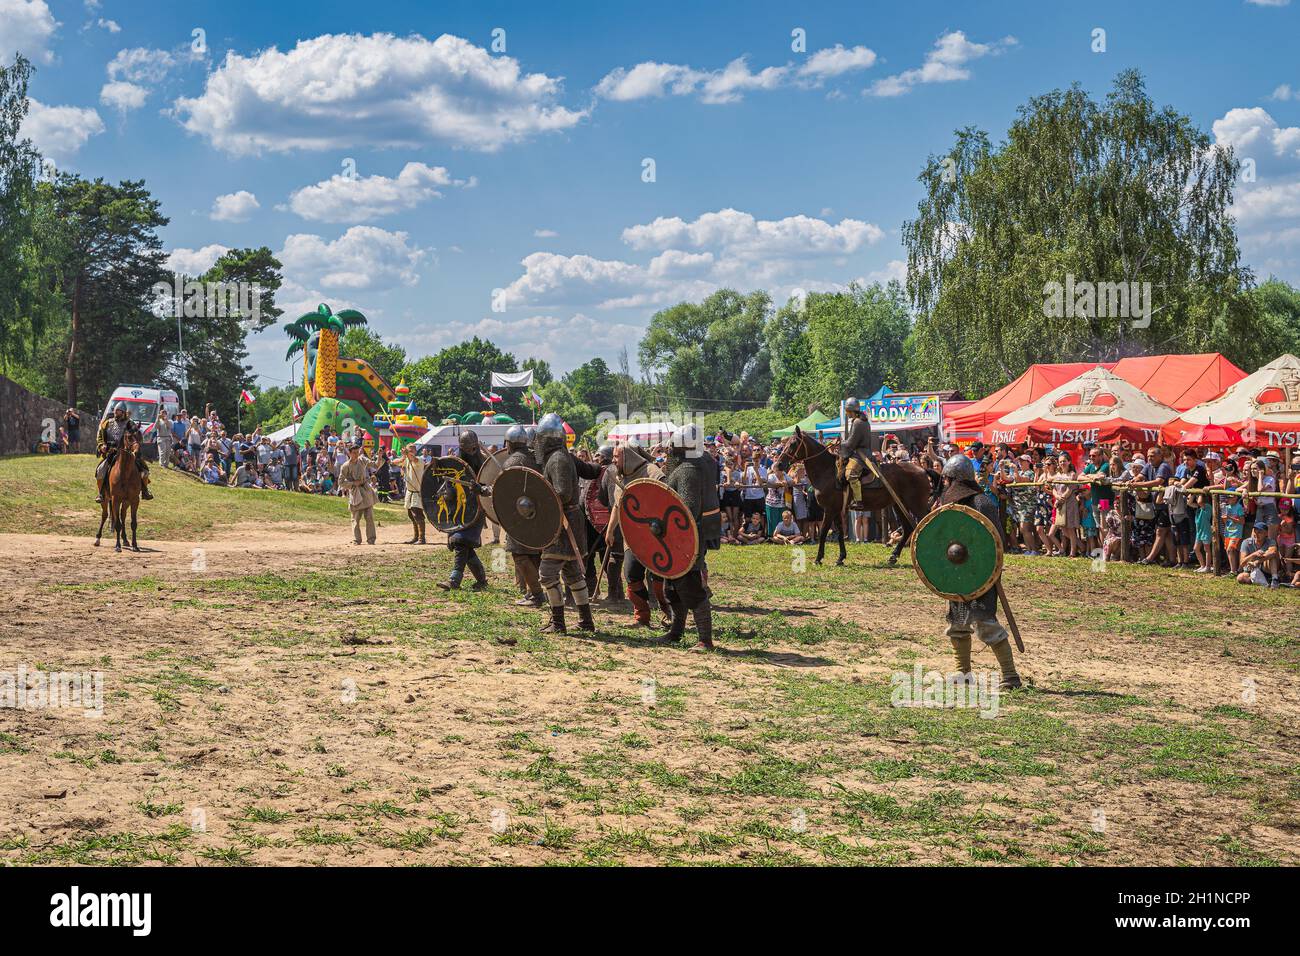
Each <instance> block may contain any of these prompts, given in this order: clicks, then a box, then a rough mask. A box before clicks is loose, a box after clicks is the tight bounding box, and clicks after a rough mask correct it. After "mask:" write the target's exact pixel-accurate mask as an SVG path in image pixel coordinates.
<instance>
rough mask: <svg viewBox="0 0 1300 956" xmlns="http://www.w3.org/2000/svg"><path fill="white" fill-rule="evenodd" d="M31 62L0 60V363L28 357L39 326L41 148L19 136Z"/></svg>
mask: <svg viewBox="0 0 1300 956" xmlns="http://www.w3.org/2000/svg"><path fill="white" fill-rule="evenodd" d="M31 74H32V67H31V64H30V63H29V62H28V61H27V60H26V59H24V58H23V57H22V56H17V57H15V59H14V63H13V65H12V66H9V67H5V66H0V367H5V368H7V367H8V366H9V363H10V361H11V360H17V359H21V358H29V357H30V356H31V355H32V351H31V346H32V344H33V343H34V342H35V340H36V339H37V338H38V337H39V336H41V334H42V333H43V332H44V322H43V318H44V311H43V309H42V308H41V305H42V303H43V301H44V300H45V298H46V297H45V296H43V295H42V292H43V291H44V288H45V287H44V286H43V285H42V283H41V282H40V281H39V278H40V276H39V267H40V263H39V261H33V260H34V259H35V258H36V257H37V256H38V255H39V252H40V250H39V246H38V242H37V227H38V222H39V218H38V213H37V209H36V205H37V203H36V179H35V176H36V170H37V168H38V166H39V164H40V154H39V153H37V152H36V150H35V149H34V148H33V147H32V144H31V141H30V140H26V139H19V135H20V132H21V129H22V124H23V119H24V118H25V117H26V115H27V104H28V100H27V83H28V81H29V80H30V78H31Z"/></svg>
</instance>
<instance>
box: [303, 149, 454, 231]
mask: <svg viewBox="0 0 1300 956" xmlns="http://www.w3.org/2000/svg"><path fill="white" fill-rule="evenodd" d="M475 182H476V181H475V179H474V178H473V177H471V178H469V179H467V180H466V179H453V178H452V176H451V174H450V173H449V172H448V171H447V169H446V167H444V166H426V165H425V164H424V163H407V164H406V165H405V166H403V167H402V171H401V172H400V173H398V174H397V176H395V177H393V178H389V177H387V176H379V175H375V176H355V175H354V176H344V175H342V174H336V175H334V176H331V177H330V178H329V179H326V180H324V181H322V182H319V183H316V184H314V185H311V186H304V187H303V188H302V189H299V190H296V191H295V192H294V193H293V194H292V195H291V196H290V197H289V208H290V209H292V210H293V211H294V212H295V213H297V214H298V215H299V216H302V217H303V218H304V219H311V220H315V221H318V222H367V221H370V220H373V219H380V218H382V217H384V216H391V215H393V214H394V213H399V212H405V211H406V210H408V209H414V208H415V207H416V206H418V205H419V204H420V203H422V202H424V201H425V200H427V199H434V198H437V197H439V196H441V195H442V193H441V192H440V191H439V189H440V187H448V186H458V187H465V188H470V187H473V186H474V185H475Z"/></svg>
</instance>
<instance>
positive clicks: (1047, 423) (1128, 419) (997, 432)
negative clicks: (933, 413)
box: [987, 366, 1178, 445]
mask: <svg viewBox="0 0 1300 956" xmlns="http://www.w3.org/2000/svg"><path fill="white" fill-rule="evenodd" d="M1177 417H1178V412H1177V410H1176V409H1173V408H1170V407H1169V406H1168V405H1162V404H1161V403H1160V402H1157V401H1156V400H1155V399H1154V398H1152V397H1151V396H1150V395H1148V394H1147V393H1146V392H1144V391H1142V389H1140V388H1138V387H1137V386H1136V385H1132V384H1130V383H1129V382H1127V381H1125V380H1124V379H1122V378H1120V377H1119V376H1118V375H1116V374H1114V373H1113V372H1110V371H1107V370H1106V369H1104V368H1102V367H1101V366H1097V367H1096V368H1093V369H1089V370H1088V371H1086V372H1084V373H1083V374H1082V375H1077V376H1075V377H1074V378H1072V379H1070V381H1068V382H1066V383H1065V384H1064V385H1059V386H1057V387H1056V388H1054V389H1052V390H1051V391H1050V392H1048V393H1046V394H1045V395H1043V396H1041V397H1040V398H1038V399H1036V400H1034V401H1032V402H1030V403H1029V404H1028V405H1026V406H1024V407H1023V408H1019V409H1016V410H1015V411H1012V412H1007V413H1006V414H1005V415H1003V416H1002V417H1001V418H999V419H998V420H997V421H996V422H994V423H993V424H992V425H990V426H989V428H988V429H987V431H988V432H989V433H991V440H992V441H993V442H1007V443H1009V444H1017V443H1019V442H1025V441H1034V442H1045V443H1047V442H1050V443H1051V444H1054V445H1080V444H1083V443H1084V442H1111V441H1118V440H1120V439H1124V440H1127V441H1132V442H1142V443H1146V442H1155V441H1159V440H1160V429H1161V427H1162V426H1163V425H1165V424H1166V423H1167V422H1169V421H1172V420H1173V419H1175V418H1177Z"/></svg>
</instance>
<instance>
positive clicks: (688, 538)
mask: <svg viewBox="0 0 1300 956" xmlns="http://www.w3.org/2000/svg"><path fill="white" fill-rule="evenodd" d="M618 526H619V530H621V531H622V532H623V544H624V546H625V547H626V548H627V549H628V550H629V551H631V552H632V554H633V555H635V556H636V559H637V560H638V561H640V562H641V563H642V564H644V565H645V566H646V569H647V570H649V571H651V572H653V573H654V574H657V575H659V576H660V577H662V578H668V579H669V580H672V579H674V578H680V577H681V576H682V575H683V574H685V573H686V572H687V571H689V570H690V569H691V568H693V567H695V560H696V558H698V557H699V553H700V536H699V533H698V532H697V530H696V527H695V518H694V517H692V516H691V513H690V511H689V510H687V508H686V505H685V503H683V501H682V499H681V498H679V497H677V492H675V491H673V490H672V489H671V488H669V487H668V486H667V485H665V484H664V483H663V482H661V481H655V480H654V479H652V478H639V479H637V480H636V481H633V482H631V483H629V484H628V486H627V487H626V488H624V489H623V497H622V498H621V499H620V500H619V503H618Z"/></svg>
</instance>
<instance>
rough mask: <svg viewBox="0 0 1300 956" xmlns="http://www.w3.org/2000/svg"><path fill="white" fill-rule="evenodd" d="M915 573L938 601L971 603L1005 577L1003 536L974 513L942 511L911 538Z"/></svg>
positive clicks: (965, 509)
mask: <svg viewBox="0 0 1300 956" xmlns="http://www.w3.org/2000/svg"><path fill="white" fill-rule="evenodd" d="M912 567H914V568H915V569H916V574H917V577H919V578H920V579H921V582H922V583H923V584H924V585H925V586H926V587H928V588H929V589H930V590H931V591H933V592H934V593H935V594H937V595H939V597H943V598H947V599H948V600H950V601H973V600H975V599H976V598H977V597H979V596H980V595H982V594H984V593H985V592H986V591H988V589H989V588H991V587H993V586H994V585H995V584H997V582H998V576H999V575H1000V574H1001V573H1002V535H1001V534H999V533H998V529H997V527H996V526H994V524H993V522H992V521H990V520H989V519H988V518H986V517H984V516H983V515H982V514H980V513H979V512H978V511H976V510H975V509H974V508H968V507H966V506H965V505H944V506H943V507H942V508H938V509H936V510H934V511H931V512H930V513H929V514H928V515H926V516H925V517H924V518H922V519H921V521H920V523H919V524H918V525H917V526H916V531H914V532H913V533H912Z"/></svg>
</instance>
